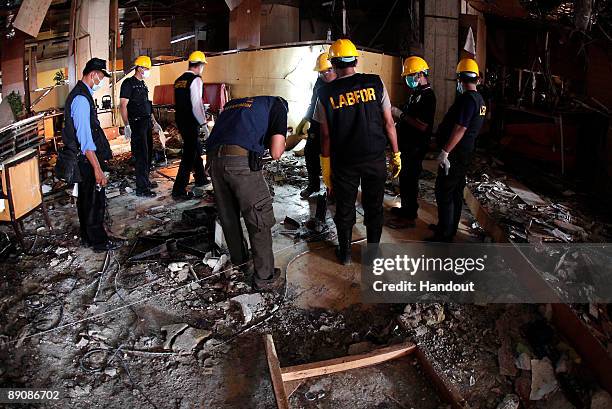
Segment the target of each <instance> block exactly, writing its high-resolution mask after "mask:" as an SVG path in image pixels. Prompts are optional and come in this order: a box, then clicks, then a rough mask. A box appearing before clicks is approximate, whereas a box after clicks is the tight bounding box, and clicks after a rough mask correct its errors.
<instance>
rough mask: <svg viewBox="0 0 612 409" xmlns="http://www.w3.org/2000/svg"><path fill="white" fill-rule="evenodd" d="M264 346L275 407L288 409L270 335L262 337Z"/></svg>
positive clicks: (276, 356) (278, 364)
mask: <svg viewBox="0 0 612 409" xmlns="http://www.w3.org/2000/svg"><path fill="white" fill-rule="evenodd" d="M264 344H265V347H266V357H267V358H268V368H269V369H270V378H271V379H272V388H273V389H274V398H275V399H276V406H277V407H278V409H289V401H288V399H287V393H286V392H285V386H284V385H283V378H282V374H281V367H280V363H279V362H278V355H276V347H275V346H274V340H273V339H272V335H271V334H266V335H264Z"/></svg>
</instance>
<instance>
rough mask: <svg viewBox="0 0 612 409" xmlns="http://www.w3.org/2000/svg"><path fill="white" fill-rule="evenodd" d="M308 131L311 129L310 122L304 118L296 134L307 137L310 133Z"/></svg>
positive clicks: (296, 129)
mask: <svg viewBox="0 0 612 409" xmlns="http://www.w3.org/2000/svg"><path fill="white" fill-rule="evenodd" d="M308 129H310V121H308V119H306V118H304V119H302V120H301V121H300V123H299V124H298V126H297V128H295V133H296V134H298V135H305V134H306V133H307V132H308Z"/></svg>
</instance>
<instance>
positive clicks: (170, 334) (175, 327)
mask: <svg viewBox="0 0 612 409" xmlns="http://www.w3.org/2000/svg"><path fill="white" fill-rule="evenodd" d="M188 327H189V324H185V323H182V324H171V325H166V326H163V327H161V330H162V332H165V333H166V341H165V342H164V349H171V346H172V342H173V341H174V338H176V336H177V335H178V334H179V333H181V332H183V331H184V330H185V329H186V328H188Z"/></svg>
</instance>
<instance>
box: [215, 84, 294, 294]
mask: <svg viewBox="0 0 612 409" xmlns="http://www.w3.org/2000/svg"><path fill="white" fill-rule="evenodd" d="M286 135H287V102H286V101H285V100H284V99H282V98H280V97H273V96H258V97H252V98H241V99H233V100H231V101H229V102H228V103H227V104H225V106H224V107H223V112H221V114H219V117H218V118H217V121H216V123H215V126H214V128H213V130H212V132H211V134H210V137H209V138H208V140H207V141H206V151H207V153H208V155H207V159H208V160H209V161H210V176H211V178H212V183H213V188H214V190H215V199H216V201H217V209H218V211H219V219H220V221H221V227H222V228H223V235H224V236H225V241H226V242H227V247H228V249H229V251H230V256H231V258H232V263H233V264H234V265H236V266H244V265H245V264H246V263H247V261H248V260H249V253H248V251H247V248H246V247H245V246H244V243H245V241H244V238H243V234H242V225H241V224H240V215H241V214H242V217H243V219H244V223H245V225H246V228H247V230H248V232H249V241H250V243H251V251H252V253H253V267H254V270H255V274H254V277H253V281H254V287H255V289H257V290H259V291H267V290H271V291H275V290H280V287H281V284H282V282H283V280H282V279H279V277H280V270H279V269H275V268H274V253H273V252H272V230H271V228H272V226H274V223H275V222H276V220H275V218H274V210H273V208H272V201H273V199H272V196H271V195H270V190H269V189H268V185H267V184H266V181H265V179H264V177H263V174H262V172H261V156H262V154H263V153H264V150H265V149H266V148H269V149H270V155H271V156H272V158H273V159H278V158H280V156H281V155H282V154H283V152H284V151H285V136H286Z"/></svg>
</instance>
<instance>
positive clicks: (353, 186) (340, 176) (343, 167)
mask: <svg viewBox="0 0 612 409" xmlns="http://www.w3.org/2000/svg"><path fill="white" fill-rule="evenodd" d="M386 180H387V168H386V164H385V158H384V156H383V157H382V158H381V159H376V160H371V161H364V162H362V163H357V164H350V165H347V164H338V163H332V187H333V191H334V197H335V198H336V215H335V216H334V222H335V223H336V228H337V229H338V230H343V231H348V230H350V229H352V228H353V225H354V224H355V221H356V215H355V201H356V200H357V191H358V189H359V184H360V182H361V205H362V206H363V211H364V222H363V224H364V225H365V226H366V227H367V228H368V231H374V232H376V231H380V230H381V229H382V225H383V199H384V196H385V181H386ZM376 234H379V233H376ZM379 238H380V237H379ZM370 239H371V238H368V240H370Z"/></svg>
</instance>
